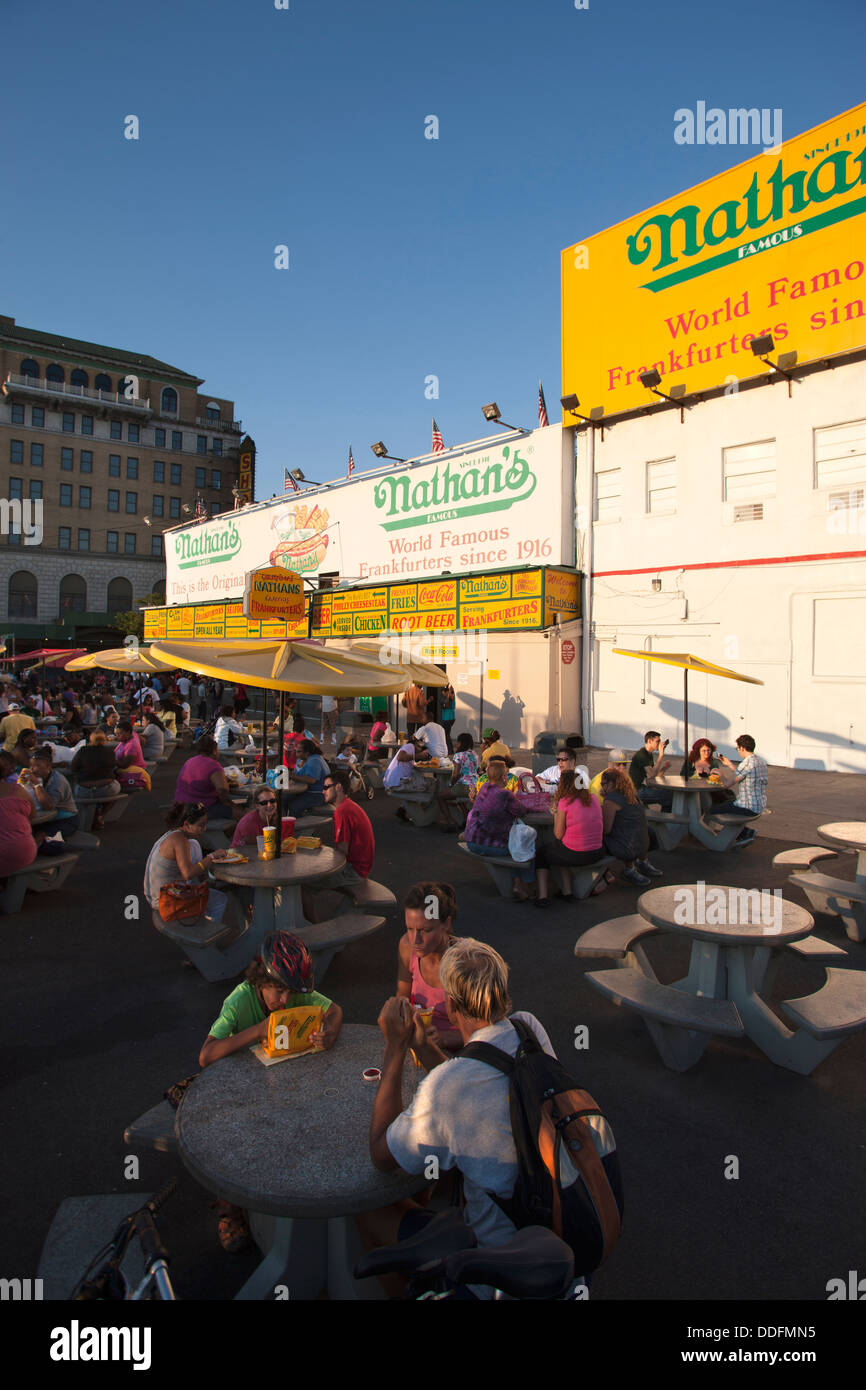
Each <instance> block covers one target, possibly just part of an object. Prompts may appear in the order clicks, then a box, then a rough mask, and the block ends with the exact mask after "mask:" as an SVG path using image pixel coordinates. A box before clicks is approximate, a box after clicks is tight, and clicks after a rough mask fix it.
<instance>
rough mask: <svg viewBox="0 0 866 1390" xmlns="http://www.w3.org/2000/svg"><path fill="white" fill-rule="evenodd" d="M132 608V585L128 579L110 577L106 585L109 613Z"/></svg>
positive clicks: (127, 610) (124, 611)
mask: <svg viewBox="0 0 866 1390" xmlns="http://www.w3.org/2000/svg"><path fill="white" fill-rule="evenodd" d="M131 608H132V585H131V584H130V582H129V580H128V579H112V581H111V583H110V584H109V586H108V611H109V613H128V612H129V611H130V609H131Z"/></svg>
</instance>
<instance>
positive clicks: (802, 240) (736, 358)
mask: <svg viewBox="0 0 866 1390" xmlns="http://www.w3.org/2000/svg"><path fill="white" fill-rule="evenodd" d="M864 300H866V104H864V105H862V106H858V107H855V108H854V109H853V110H852V111H848V112H846V114H845V115H843V116H836V117H834V119H833V120H831V121H827V122H826V123H825V124H824V125H820V126H817V127H816V128H815V129H814V130H810V131H807V132H806V134H805V135H798V136H797V137H796V138H794V139H792V140H786V141H785V143H784V144H782V145H779V146H777V147H773V148H770V149H768V150H767V151H766V152H764V153H761V154H759V155H757V156H756V157H755V158H754V159H750V160H748V161H747V162H746V163H745V164H740V165H738V166H737V167H736V168H735V169H730V170H728V171H727V172H726V173H724V174H719V175H718V176H717V177H716V178H713V179H708V180H707V182H706V183H702V184H698V186H697V187H696V188H692V189H690V190H689V191H688V192H687V193H682V194H679V195H678V196H677V197H675V198H670V199H668V201H667V202H664V203H661V204H659V206H658V207H655V208H651V209H650V210H649V211H648V212H642V213H640V214H639V215H638V216H636V217H631V218H629V219H628V220H627V221H625V222H620V223H619V224H618V225H617V226H616V227H612V228H610V229H609V230H608V231H605V232H600V233H598V235H596V236H592V237H589V238H587V240H586V241H585V242H583V243H577V244H575V245H574V246H571V247H569V248H568V249H567V250H566V251H563V253H562V389H563V395H570V394H571V393H572V392H573V393H575V394H576V395H577V396H578V397H579V399H580V402H581V410H582V411H584V413H586V414H588V413H589V408H591V407H593V406H603V407H604V409H605V411H606V412H607V413H608V414H613V413H614V412H616V411H621V410H630V409H633V408H635V407H637V406H640V405H643V404H646V402H647V400H648V399H651V397H649V395H648V392H647V391H646V390H645V388H644V387H642V386H641V384H640V381H639V379H638V378H639V374H640V373H641V372H644V371H649V370H650V369H652V368H655V369H656V371H658V372H659V373H660V375H661V376H662V378H663V381H662V386H661V389H662V390H663V391H668V390H669V389H670V387H671V385H677V384H680V383H685V385H686V389H687V392H688V394H691V393H692V392H694V391H701V390H708V389H711V388H712V387H718V386H728V387H729V388H730V389H731V390H732V391H733V390H735V389H736V386H737V383H738V382H739V381H740V380H741V379H745V378H747V377H755V376H764V375H766V373H767V368H766V367H765V366H762V365H761V363H760V361H759V360H758V359H757V358H756V357H755V356H754V355H753V353H752V352H751V350H750V348H749V344H750V342H751V340H752V338H756V337H761V336H763V335H764V334H765V333H771V334H772V336H773V339H774V343H775V348H774V352H773V353H770V356H771V357H775V354H776V353H778V352H787V351H796V352H797V354H798V357H799V361H800V362H801V363H805V362H810V361H814V360H815V359H817V358H822V357H832V356H835V355H837V354H839V353H842V352H846V351H850V350H851V349H853V348H859V347H862V346H863V345H864V343H866V309H864ZM776 360H778V359H776Z"/></svg>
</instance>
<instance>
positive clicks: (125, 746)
mask: <svg viewBox="0 0 866 1390" xmlns="http://www.w3.org/2000/svg"><path fill="white" fill-rule="evenodd" d="M114 756H115V758H128V757H130V756H131V757H132V762H131V763H130V767H144V754H143V753H142V751H141V744H140V743H139V741H138V734H136V733H133V735H132V738H131V739H129V740H128V741H127V742H126V743H119V744H118V745H117V747H116V748H115V750H114Z"/></svg>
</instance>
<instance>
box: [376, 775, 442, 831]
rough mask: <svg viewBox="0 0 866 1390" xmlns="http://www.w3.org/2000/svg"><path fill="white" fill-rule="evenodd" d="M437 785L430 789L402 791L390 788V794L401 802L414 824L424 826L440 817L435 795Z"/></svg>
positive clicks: (394, 799)
mask: <svg viewBox="0 0 866 1390" xmlns="http://www.w3.org/2000/svg"><path fill="white" fill-rule="evenodd" d="M435 792H436V787H435V785H433V786H431V789H430V791H414V792H401V791H400V790H399V789H397V788H396V787H391V788H388V792H387V794H388V796H389V797H390V798H391V799H392V800H393V801H397V802H399V804H400V805H401V806H402V808H403V810H404V811H405V812H406V815H407V817H408V818H409V820H410V821H411V822H412V824H413V825H417V826H419V827H422V828H423V827H424V826H427V825H432V824H433V823H434V821H437V820H438V819H439V804H438V802H437V800H436V796H435Z"/></svg>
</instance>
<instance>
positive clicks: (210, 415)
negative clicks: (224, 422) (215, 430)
mask: <svg viewBox="0 0 866 1390" xmlns="http://www.w3.org/2000/svg"><path fill="white" fill-rule="evenodd" d="M204 417H205V419H206V420H207V422H208V424H209V425H218V424H219V422H220V408H219V406H218V405H217V403H216V401H210V402H209V404H208V406H207V409H206V410H205V413H204Z"/></svg>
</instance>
